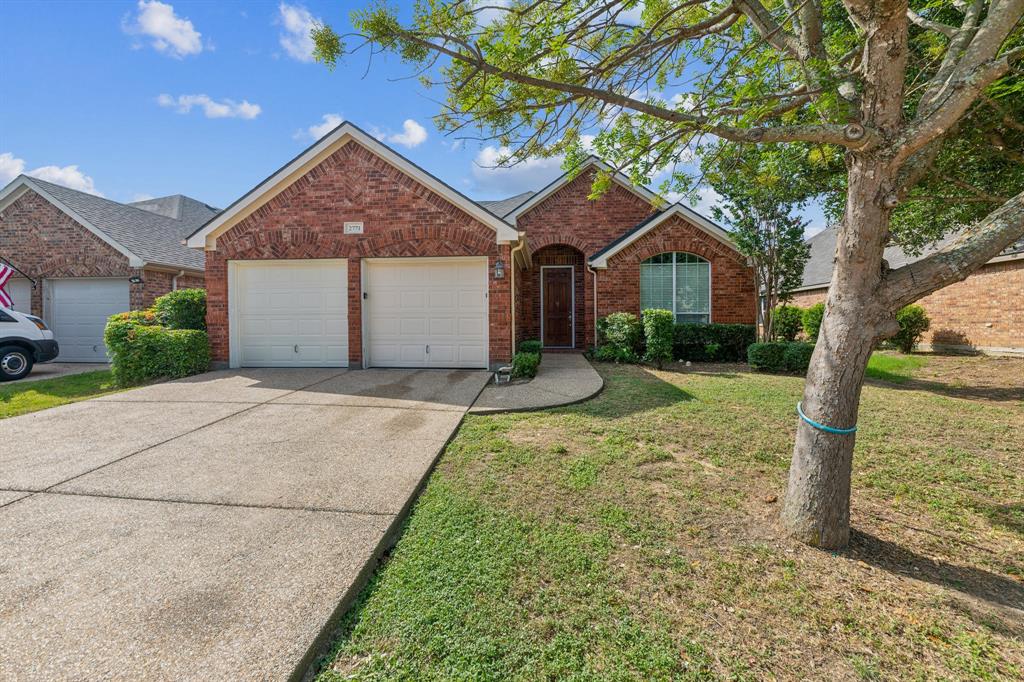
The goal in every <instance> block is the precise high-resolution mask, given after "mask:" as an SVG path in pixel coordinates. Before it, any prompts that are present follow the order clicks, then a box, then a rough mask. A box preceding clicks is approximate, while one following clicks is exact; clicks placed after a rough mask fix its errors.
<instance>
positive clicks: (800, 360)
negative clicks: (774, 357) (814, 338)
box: [782, 341, 814, 374]
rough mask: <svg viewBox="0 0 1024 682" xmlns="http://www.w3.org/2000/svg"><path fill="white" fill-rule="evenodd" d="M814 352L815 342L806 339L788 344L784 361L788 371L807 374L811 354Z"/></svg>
mask: <svg viewBox="0 0 1024 682" xmlns="http://www.w3.org/2000/svg"><path fill="white" fill-rule="evenodd" d="M813 353H814V344H813V343H807V342H805V341H793V342H792V343H789V344H787V345H786V352H785V353H783V357H782V360H783V363H784V364H785V367H786V371H787V372H795V373H798V374H806V373H807V368H808V367H809V366H810V364H811V355H812V354H813Z"/></svg>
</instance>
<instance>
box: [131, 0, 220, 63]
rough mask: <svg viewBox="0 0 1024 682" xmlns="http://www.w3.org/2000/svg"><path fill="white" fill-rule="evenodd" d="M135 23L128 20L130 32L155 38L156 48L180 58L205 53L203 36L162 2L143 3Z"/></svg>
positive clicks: (150, 0)
mask: <svg viewBox="0 0 1024 682" xmlns="http://www.w3.org/2000/svg"><path fill="white" fill-rule="evenodd" d="M138 8H139V12H138V14H137V15H136V16H135V21H134V22H133V23H129V22H127V21H125V22H124V23H123V25H122V28H123V29H124V31H125V32H126V33H130V34H133V35H144V36H147V37H149V38H151V39H152V45H153V49H155V50H156V51H157V52H163V53H164V54H167V55H169V56H171V57H174V58H176V59H181V58H182V57H185V56H187V55H190V54H199V53H200V52H202V51H203V41H202V34H201V33H199V31H197V30H196V29H195V27H194V26H193V25H192V22H191V21H189V20H188V19H183V18H181V17H179V16H177V15H176V14H175V13H174V7H173V6H171V5H168V4H166V3H163V2H160V1H159V0H139V5H138Z"/></svg>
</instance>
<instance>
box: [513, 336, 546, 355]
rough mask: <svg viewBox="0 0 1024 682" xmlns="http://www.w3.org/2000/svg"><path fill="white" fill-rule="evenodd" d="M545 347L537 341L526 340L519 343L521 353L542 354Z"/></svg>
mask: <svg viewBox="0 0 1024 682" xmlns="http://www.w3.org/2000/svg"><path fill="white" fill-rule="evenodd" d="M542 348H543V347H542V346H541V344H540V341H538V340H537V339H526V340H525V341H520V342H519V352H520V353H540V352H541V349H542Z"/></svg>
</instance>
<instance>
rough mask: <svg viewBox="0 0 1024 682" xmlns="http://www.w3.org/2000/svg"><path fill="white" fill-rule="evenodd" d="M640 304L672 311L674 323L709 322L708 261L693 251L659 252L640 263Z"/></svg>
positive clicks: (709, 274)
mask: <svg viewBox="0 0 1024 682" xmlns="http://www.w3.org/2000/svg"><path fill="white" fill-rule="evenodd" d="M640 307H641V309H643V310H648V309H650V308H660V309H662V310H671V311H672V314H673V315H675V317H676V322H700V323H704V324H707V323H708V322H710V321H711V263H709V262H708V261H706V260H704V259H703V258H701V257H700V256H695V255H693V254H692V253H681V252H674V253H659V254H658V255H657V256H654V257H653V258H648V259H647V260H645V261H643V262H642V263H640Z"/></svg>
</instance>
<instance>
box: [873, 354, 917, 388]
mask: <svg viewBox="0 0 1024 682" xmlns="http://www.w3.org/2000/svg"><path fill="white" fill-rule="evenodd" d="M927 364H928V358H927V357H925V356H923V355H904V354H903V353H895V352H884V351H883V352H876V353H874V354H872V356H871V359H870V360H868V370H867V375H868V377H870V378H872V379H881V380H882V381H891V382H893V383H896V384H903V383H906V382H907V381H909V380H910V379H911V378H912V377H913V376H914V374H915V372H916V371H917V370H919V369H921V368H922V367H924V366H925V365H927Z"/></svg>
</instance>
